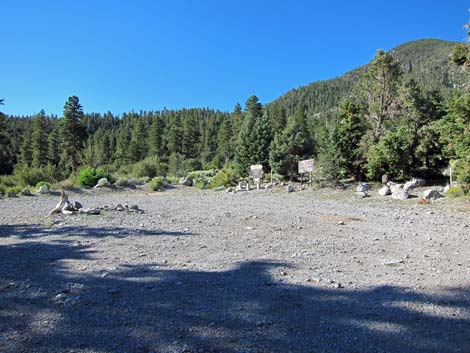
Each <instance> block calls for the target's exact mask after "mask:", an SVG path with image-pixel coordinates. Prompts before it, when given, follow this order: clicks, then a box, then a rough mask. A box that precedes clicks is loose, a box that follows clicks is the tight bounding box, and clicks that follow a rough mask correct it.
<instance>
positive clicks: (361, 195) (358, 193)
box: [355, 191, 369, 199]
mask: <svg viewBox="0 0 470 353" xmlns="http://www.w3.org/2000/svg"><path fill="white" fill-rule="evenodd" d="M355 195H356V197H358V198H361V199H363V198H365V197H368V196H369V194H368V193H367V192H365V191H357V192H356V194H355Z"/></svg>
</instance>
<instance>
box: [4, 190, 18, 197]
mask: <svg viewBox="0 0 470 353" xmlns="http://www.w3.org/2000/svg"><path fill="white" fill-rule="evenodd" d="M6 195H7V197H9V198H13V197H18V196H16V192H14V191H8V192H7V194H6Z"/></svg>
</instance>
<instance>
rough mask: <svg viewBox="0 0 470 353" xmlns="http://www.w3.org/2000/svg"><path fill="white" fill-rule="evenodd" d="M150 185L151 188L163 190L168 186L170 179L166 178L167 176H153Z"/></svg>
mask: <svg viewBox="0 0 470 353" xmlns="http://www.w3.org/2000/svg"><path fill="white" fill-rule="evenodd" d="M148 185H149V188H150V190H153V191H162V190H164V189H165V188H166V187H167V186H168V181H167V180H166V178H165V177H162V176H157V177H155V178H153V179H152V180H150V182H149V184H148Z"/></svg>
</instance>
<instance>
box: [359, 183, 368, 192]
mask: <svg viewBox="0 0 470 353" xmlns="http://www.w3.org/2000/svg"><path fill="white" fill-rule="evenodd" d="M369 190H370V185H369V184H366V183H359V185H358V186H357V188H356V191H357V192H365V191H369Z"/></svg>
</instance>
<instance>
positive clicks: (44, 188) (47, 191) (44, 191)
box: [37, 184, 49, 194]
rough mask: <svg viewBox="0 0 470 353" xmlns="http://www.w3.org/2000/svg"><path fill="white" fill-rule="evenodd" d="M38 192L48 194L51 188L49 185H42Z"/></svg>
mask: <svg viewBox="0 0 470 353" xmlns="http://www.w3.org/2000/svg"><path fill="white" fill-rule="evenodd" d="M37 193H38V194H48V193H49V188H48V187H47V185H45V184H44V185H41V186H40V187H39V188H38V191H37Z"/></svg>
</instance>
